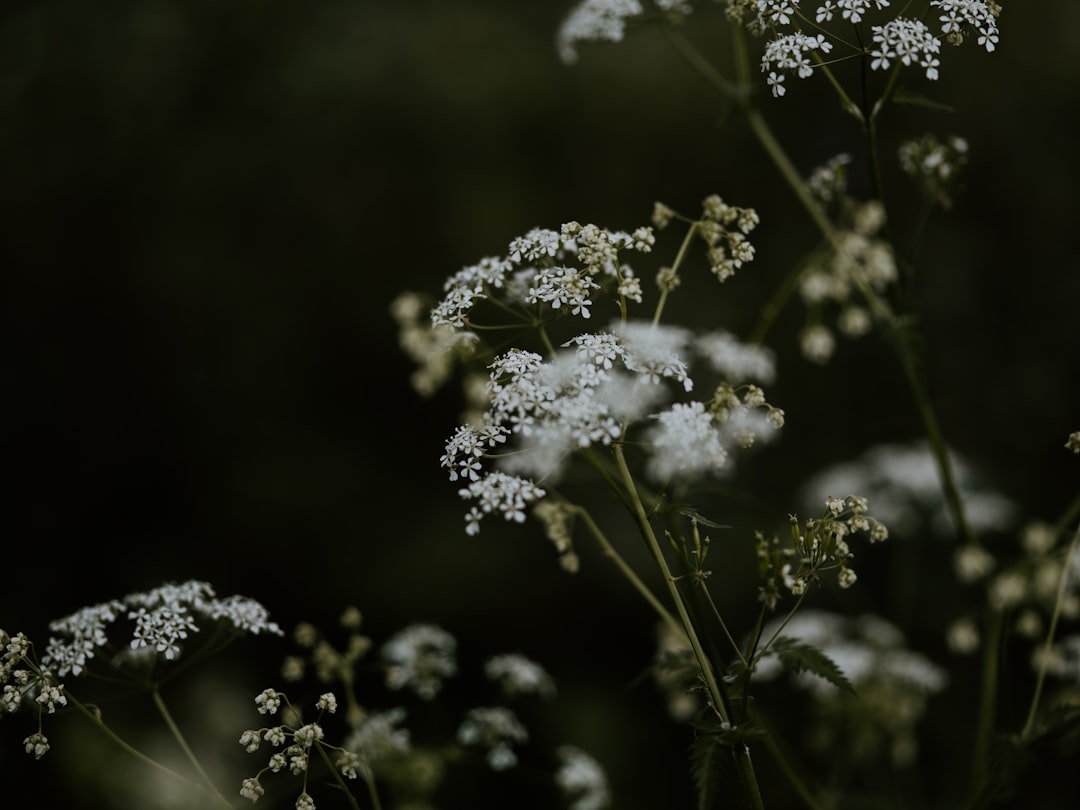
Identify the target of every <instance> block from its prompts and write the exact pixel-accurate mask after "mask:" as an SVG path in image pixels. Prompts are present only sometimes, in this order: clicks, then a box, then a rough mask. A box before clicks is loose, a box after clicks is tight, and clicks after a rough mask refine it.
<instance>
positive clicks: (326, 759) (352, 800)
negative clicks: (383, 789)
mask: <svg viewBox="0 0 1080 810" xmlns="http://www.w3.org/2000/svg"><path fill="white" fill-rule="evenodd" d="M315 749H316V750H317V751H318V752H319V756H320V757H321V758H322V761H323V763H324V764H325V765H326V767H327V768H329V769H330V773H332V774H333V775H334V781H335V782H337V784H338V787H340V788H341V792H342V793H344V794H345V796H346V797H347V799H348V801H349V807H351V808H353V810H360V805H359V804H358V803H357V801H356V797H355V796H353V795H352V791H351V790H349V786H348V785H346V784H345V780H344V779H342V778H341V772H340V771H339V770H338V769H337V768H335V767H334V763H333V762H331V761H330V756H329V755H328V754H327V753H326V749H325V748H324V747H323V746H322V744H321V743H318V742H316V743H315ZM364 781H365V782H367V783H368V791H369V792H370V794H371V797H372V804H373V805H374V807H375V810H382V805H381V804H379V795H378V794H377V793H376V792H375V789H374V786H373V785H372V784H371V782H370V781H369V780H367V779H365V780H364Z"/></svg>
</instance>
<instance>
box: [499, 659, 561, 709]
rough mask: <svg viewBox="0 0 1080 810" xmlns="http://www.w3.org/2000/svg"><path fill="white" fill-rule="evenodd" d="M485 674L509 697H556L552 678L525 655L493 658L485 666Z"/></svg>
mask: <svg viewBox="0 0 1080 810" xmlns="http://www.w3.org/2000/svg"><path fill="white" fill-rule="evenodd" d="M484 674H485V675H487V677H488V678H490V679H491V680H493V681H495V682H496V683H498V684H499V686H500V687H501V689H502V692H503V694H504V695H506V696H507V697H513V696H515V695H527V694H537V695H540V696H541V697H545V698H551V697H553V696H554V695H555V682H554V681H552V679H551V676H550V675H548V674H547V672H546V671H545V670H544V668H543V667H542V666H540V664H538V663H536V662H535V661H533V660H531V659H529V658H526V657H525V656H524V655H519V654H516V653H507V654H504V655H496V656H493V657H491V658H489V659H488V661H487V663H486V664H484Z"/></svg>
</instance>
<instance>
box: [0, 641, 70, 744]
mask: <svg viewBox="0 0 1080 810" xmlns="http://www.w3.org/2000/svg"><path fill="white" fill-rule="evenodd" d="M0 648H2V649H3V654H2V655H0V686H3V688H4V691H3V696H2V697H0V716H3V715H4V714H13V713H14V712H17V711H18V710H19V709H20V708H22V706H23V705H26V704H36V706H37V710H38V711H39V712H42V711H44V712H46V713H48V714H55V713H56V709H57V707H58V706H66V705H67V702H68V700H67V697H66V696H65V695H64V685H63V684H57V683H55V682H54V681H53V680H52V679H51V678H50V677H49V676H48V675H46V674H45V673H43V672H42V671H41V669H40V668H39V667H38V666H36V665H35V664H34V661H33V659H32V657H31V653H32V650H31V645H30V640H29V639H28V638H27V637H26V635H25V634H23V633H16V634H15V635H14V636H9V635H8V634H7V633H6V632H4V631H3V630H0ZM23 747H24V748H25V749H26V753H28V754H33V755H34V757H35V758H36V759H41V758H42V757H43V756H44V755H45V754H46V753H47V752H48V751H49V740H48V738H47V737H46V736H45V735H44V734H42V733H41V732H40V731H38V732H36V733H34V734H31V735H30V736H29V737H27V738H26V739H25V740H23Z"/></svg>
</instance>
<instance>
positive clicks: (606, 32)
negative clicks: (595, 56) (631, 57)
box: [556, 0, 645, 65]
mask: <svg viewBox="0 0 1080 810" xmlns="http://www.w3.org/2000/svg"><path fill="white" fill-rule="evenodd" d="M644 12H645V9H644V8H643V7H642V5H641V3H639V2H638V0H584V2H582V3H578V5H576V6H574V8H573V9H571V11H570V13H569V14H568V15H567V16H566V18H565V19H564V20H563V22H562V25H561V26H560V27H559V33H558V36H557V37H556V47H557V49H558V52H559V58H560V59H562V61H563V62H564V63H566V64H568V65H569V64H573V63H574V62H576V61H577V58H578V54H577V47H576V46H577V43H579V42H601V41H604V42H621V41H622V39H623V36H624V35H625V33H626V20H627V19H628V18H630V17H636V16H638V15H640V14H643V13H644Z"/></svg>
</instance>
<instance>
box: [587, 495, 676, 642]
mask: <svg viewBox="0 0 1080 810" xmlns="http://www.w3.org/2000/svg"><path fill="white" fill-rule="evenodd" d="M573 509H574V514H576V515H577V516H578V517H580V518H581V519H582V521H584V523H585V528H587V529H588V530H589V533H590V534H592V536H593V537H594V538H596V541H597V542H598V543H599V544H600V547H601V548H602V549H603V550H604V553H605V554H606V555H607V556H608V557H609V558H610V559H611V561H612V562H614V563H615V566H616V567H617V568H618V569H619V571H620V572H622V574H623V576H625V577H626V578H627V579H628V580H629V581H630V584H631V585H633V586H634V589H635V590H636V591H637V592H638V593H640V594H641V595H642V596H643V597H645V601H647V602H648V603H649V604H650V605H652V608H653V610H655V611H656V612H657V614H658V615H659V616H660V618H661V619H662V620H663V621H664V623H665V624H667V626H668V627H669V628H671V630H672V631H673V632H674V633H675V635H676V637H677V638H679V639H681V640H682V641H684V642H685V643H687V644H689V643H690V639H689V638H687V635H686V630H684V629H683V626H682V625H681V624H679V621H678V620H677V619H676V618H675V617H674V616H672V615H671V611H669V610H668V609H667V608H666V607H664V605H663V604H662V603H661V602H660V600H659V599H657V598H656V594H654V593H653V592H652V591H651V590H650V589H649V586H648V585H646V584H645V583H644V582H643V581H642V580H641V577H639V576H638V575H637V573H636V572H635V571H634V569H633V568H631V567H630V565H629V563H627V562H626V560H625V559H623V557H622V555H621V554H619V552H618V551H616V550H615V547H614V546H613V545H612V544H611V542H610V541H609V540H608V539H607V536H606V535H605V534H604V532H603V530H602V529H601V528H600V527H599V526H598V525H597V523H596V521H595V520H593V518H592V515H590V514H589V512H588V510H586V509H585V507H583V506H574V507H573Z"/></svg>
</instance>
